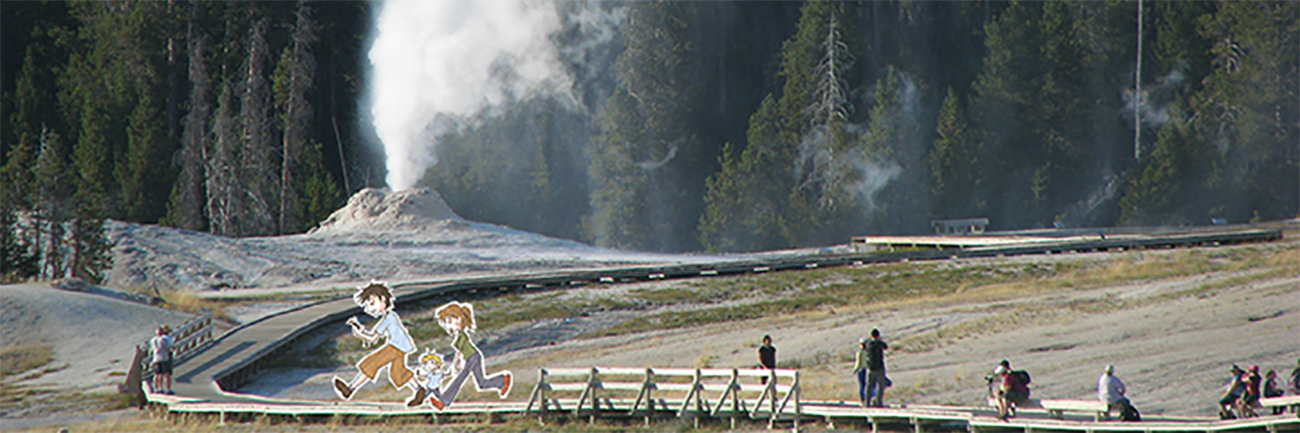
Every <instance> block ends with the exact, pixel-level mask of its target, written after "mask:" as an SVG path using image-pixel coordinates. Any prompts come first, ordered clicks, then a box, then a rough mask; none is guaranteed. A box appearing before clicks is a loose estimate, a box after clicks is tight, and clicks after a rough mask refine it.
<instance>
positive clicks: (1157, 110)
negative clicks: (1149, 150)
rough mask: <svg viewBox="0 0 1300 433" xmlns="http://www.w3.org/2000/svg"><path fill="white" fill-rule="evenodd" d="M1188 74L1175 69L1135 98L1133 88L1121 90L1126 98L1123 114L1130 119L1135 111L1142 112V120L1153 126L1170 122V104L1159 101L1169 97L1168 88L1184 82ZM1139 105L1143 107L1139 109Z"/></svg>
mask: <svg viewBox="0 0 1300 433" xmlns="http://www.w3.org/2000/svg"><path fill="white" fill-rule="evenodd" d="M1184 80H1186V76H1184V75H1183V72H1182V71H1180V70H1178V69H1174V70H1173V71H1170V72H1169V74H1168V75H1165V76H1163V77H1160V78H1158V79H1156V83H1155V85H1154V86H1150V87H1149V88H1146V89H1142V97H1141V98H1134V97H1133V89H1124V90H1123V91H1121V92H1120V94H1121V97H1122V98H1124V108H1123V109H1122V110H1121V114H1122V115H1123V116H1124V117H1126V118H1129V119H1132V118H1133V113H1141V114H1142V122H1143V123H1145V124H1147V125H1151V126H1160V125H1164V124H1165V123H1168V122H1169V104H1168V103H1163V104H1162V103H1159V102H1155V101H1159V100H1162V99H1169V97H1168V96H1166V95H1164V93H1168V92H1167V91H1168V90H1172V89H1175V88H1177V87H1179V86H1181V85H1182V84H1183V81H1184ZM1138 107H1141V109H1140V110H1139V109H1138Z"/></svg>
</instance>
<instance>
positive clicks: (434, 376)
mask: <svg viewBox="0 0 1300 433" xmlns="http://www.w3.org/2000/svg"><path fill="white" fill-rule="evenodd" d="M412 371H414V372H415V379H416V381H417V382H416V385H417V386H422V387H423V389H424V390H425V392H426V394H427V393H428V391H427V390H430V389H438V388H441V387H442V378H443V377H446V376H447V375H448V374H451V364H444V363H443V362H442V358H441V357H439V356H438V353H437V352H434V351H433V349H424V354H423V355H420V365H417V366H416V367H415V368H413V369H412ZM415 397H416V398H412V399H411V401H408V402H406V405H407V406H409V407H415V406H419V405H420V404H421V403H424V401H423V400H424V398H423V397H422V396H421V395H420V392H419V390H418V389H417V390H416V395H415ZM435 402H436V403H435ZM429 403H430V404H433V405H434V406H435V407H437V408H438V409H439V410H441V409H442V402H441V401H438V400H434V399H432V398H430V399H429Z"/></svg>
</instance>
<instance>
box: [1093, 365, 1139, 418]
mask: <svg viewBox="0 0 1300 433" xmlns="http://www.w3.org/2000/svg"><path fill="white" fill-rule="evenodd" d="M1126 392H1128V388H1126V387H1125V386H1124V381H1122V380H1119V376H1116V375H1115V366H1114V365H1107V366H1106V372H1105V373H1103V374H1102V375H1101V378H1100V379H1097V399H1098V400H1101V402H1102V403H1106V413H1108V414H1109V413H1110V411H1111V410H1112V409H1119V419H1120V420H1122V421H1140V420H1141V419H1142V416H1141V415H1139V414H1138V411H1137V408H1135V407H1133V404H1132V403H1130V402H1129V400H1128V397H1126V396H1125V395H1124V394H1125V393H1126Z"/></svg>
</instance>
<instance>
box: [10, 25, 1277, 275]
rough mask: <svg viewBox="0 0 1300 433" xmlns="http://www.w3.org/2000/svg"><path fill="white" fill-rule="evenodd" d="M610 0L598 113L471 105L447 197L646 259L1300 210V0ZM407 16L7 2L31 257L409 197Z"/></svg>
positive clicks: (577, 61) (80, 257) (13, 225)
mask: <svg viewBox="0 0 1300 433" xmlns="http://www.w3.org/2000/svg"><path fill="white" fill-rule="evenodd" d="M595 3H596V5H595V6H591V5H590V4H588V3H583V2H576V1H574V2H566V1H562V2H558V3H555V5H554V7H556V8H558V9H559V10H560V14H561V15H565V16H577V14H579V13H581V10H582V9H583V8H585V7H599V8H604V9H605V10H617V12H618V16H620V17H621V19H620V20H619V21H618V23H617V25H616V26H614V28H613V29H612V30H613V35H614V36H613V37H612V38H610V39H609V41H608V42H606V43H604V44H602V45H601V46H600V47H598V49H594V50H589V51H586V52H587V53H588V54H589V55H586V56H583V57H581V58H568V62H567V63H566V64H565V65H564V66H565V67H566V68H568V69H569V70H570V72H571V73H572V75H573V76H575V77H578V78H577V79H575V82H574V84H573V86H574V88H573V93H572V94H573V95H575V98H574V99H575V100H576V102H572V101H570V102H565V101H559V100H556V99H552V98H546V97H537V98H527V99H521V100H518V101H513V102H512V103H511V104H509V105H508V106H506V107H505V108H504V109H502V110H494V111H493V112H490V113H489V112H484V113H481V114H480V115H477V116H474V117H473V118H468V119H458V122H459V123H458V125H459V126H458V127H457V128H453V129H451V130H449V131H448V132H446V133H444V134H442V135H441V136H439V137H436V138H435V139H436V142H437V143H436V147H435V149H436V160H437V163H436V164H435V165H433V166H432V167H429V168H428V169H427V170H426V171H425V172H424V176H423V177H422V178H421V179H420V181H419V184H420V185H421V186H427V187H431V188H433V189H435V190H437V191H438V192H439V193H440V194H441V195H442V196H443V198H444V199H445V200H446V201H447V203H448V204H449V205H450V206H451V207H452V208H453V209H454V210H455V211H456V212H457V213H458V214H460V215H461V216H463V217H465V218H468V219H471V220H476V221H484V222H489V223H496V224H503V225H508V226H511V227H514V228H518V229H521V230H528V231H533V232H538V233H543V234H547V235H551V236H557V237H564V238H570V239H577V240H582V241H585V242H589V243H591V244H594V245H598V246H605V247H613V248H620V249H626V250H644V251H715V252H741V251H758V250H770V249H779V248H791V247H804V246H818V245H828V244H836V243H844V242H846V241H847V238H848V237H849V236H852V235H861V234H924V233H928V232H931V230H932V229H931V227H930V221H931V220H939V219H956V218H971V217H986V218H989V219H990V221H991V224H990V229H998V230H1015V229H1032V228H1050V227H1102V226H1138V225H1206V224H1209V223H1210V221H1211V219H1215V220H1220V219H1221V220H1223V221H1227V222H1230V223H1246V222H1253V221H1266V220H1279V219H1289V218H1295V217H1296V216H1297V215H1298V214H1300V3H1297V2H1294V1H1179V2H1172V1H1155V2H1151V1H1144V2H1141V3H1139V2H1136V1H1078V2H1030V1H1009V2H1004V1H990V0H984V1H952V2H949V1H908V0H894V1H884V0H882V1H806V2H796V1H774V2H762V1H758V2H750V1H736V2H688V1H680V2H662V1H633V2H626V3H616V2H595ZM380 6H381V4H380V3H367V2H345V1H321V2H314V1H294V2H290V1H265V2H203V1H182V0H176V1H167V2H161V1H158V2H152V1H150V2H134V1H90V2H53V1H32V2H9V1H6V2H3V3H0V15H2V16H3V28H2V29H0V32H3V35H2V37H3V40H2V41H0V43H2V50H3V51H0V60H2V61H3V65H2V68H0V74H2V75H0V84H2V87H0V90H2V91H3V94H2V95H0V126H2V129H3V130H2V131H0V155H3V161H2V162H0V185H2V186H0V236H3V238H2V239H0V241H3V245H0V264H2V265H3V266H4V269H3V272H0V274H3V275H6V276H18V277H23V278H26V277H43V278H59V277H63V276H78V277H82V278H86V279H90V280H97V279H98V278H99V274H100V273H101V272H102V270H103V269H104V268H105V267H106V266H109V260H110V258H111V254H109V249H110V248H111V242H110V241H109V239H108V238H107V235H106V233H105V231H104V224H103V223H104V221H105V220H106V219H114V220H119V221H127V222H133V223H143V224H159V225H165V226H171V227H176V228H179V229H184V230H191V231H197V232H208V233H212V234H216V235H222V236H230V237H248V236H276V235H285V234H294V233H302V232H305V231H307V230H309V229H310V228H312V227H313V226H314V225H315V224H317V223H318V222H320V221H321V220H322V219H323V218H324V217H326V216H328V215H329V213H330V212H332V211H333V210H335V209H337V208H338V207H340V206H342V205H343V204H344V203H345V201H346V200H347V197H348V196H349V195H350V194H351V193H353V192H356V191H357V190H359V189H361V188H365V187H379V186H383V184H384V176H385V168H384V155H383V154H382V153H383V150H382V148H381V147H379V146H377V145H376V143H375V141H376V140H377V138H376V137H375V134H374V131H373V126H372V125H371V124H370V123H369V121H368V120H367V117H366V116H367V107H366V106H365V104H366V87H367V81H366V80H367V77H368V73H369V69H368V68H369V63H368V60H367V50H368V49H369V45H368V44H369V41H370V38H371V37H372V36H371V35H372V33H373V31H374V29H372V28H371V27H372V26H374V25H375V24H374V20H373V17H374V15H375V10H376V8H378V7H380ZM1139 17H1140V18H1139ZM1139 28H1141V30H1140V31H1139ZM562 30H563V29H562ZM570 30H571V29H570ZM550 39H551V42H552V43H554V44H556V45H557V46H559V47H561V48H563V47H577V46H580V45H582V44H583V43H584V40H583V35H582V34H581V32H575V31H560V32H557V33H556V34H554V35H552V36H551V37H550ZM1139 89H1140V90H1139Z"/></svg>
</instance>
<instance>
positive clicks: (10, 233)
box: [0, 132, 40, 282]
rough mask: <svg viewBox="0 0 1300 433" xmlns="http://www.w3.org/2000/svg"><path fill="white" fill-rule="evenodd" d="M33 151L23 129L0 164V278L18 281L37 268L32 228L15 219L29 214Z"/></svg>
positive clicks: (32, 196)
mask: <svg viewBox="0 0 1300 433" xmlns="http://www.w3.org/2000/svg"><path fill="white" fill-rule="evenodd" d="M36 151H37V149H36V144H35V140H34V139H33V138H32V136H31V135H30V134H28V133H26V132H24V133H22V134H20V136H19V138H18V143H17V145H15V146H14V147H13V148H12V149H10V150H9V152H8V153H6V154H5V163H4V166H3V167H0V281H4V282H13V281H22V280H26V279H28V278H31V277H34V276H36V275H37V274H38V273H39V272H40V267H39V264H38V262H39V257H40V256H39V251H34V248H35V244H36V238H35V237H34V236H32V234H33V233H34V231H33V230H25V229H24V228H25V227H24V226H21V225H20V223H21V222H20V219H19V216H20V215H23V214H28V215H30V213H31V212H30V211H31V210H32V207H33V206H32V204H33V201H34V200H35V196H36V178H35V175H34V174H33V173H32V169H31V168H32V166H33V165H34V162H35V158H36V155H35V154H34V153H35V152H36ZM22 234H26V236H22Z"/></svg>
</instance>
